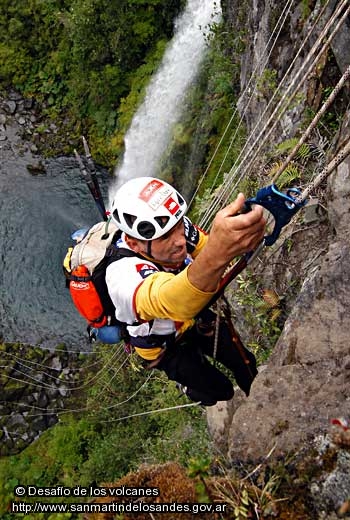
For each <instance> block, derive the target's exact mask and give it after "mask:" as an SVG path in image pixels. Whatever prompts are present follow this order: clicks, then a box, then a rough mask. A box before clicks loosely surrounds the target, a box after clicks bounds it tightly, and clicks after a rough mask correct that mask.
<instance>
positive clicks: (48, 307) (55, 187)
mask: <svg viewBox="0 0 350 520" xmlns="http://www.w3.org/2000/svg"><path fill="white" fill-rule="evenodd" d="M40 163H41V164H42V166H43V171H42V173H40V174H37V175H33V174H31V173H30V172H29V170H28V165H32V166H33V165H35V164H36V165H38V164H40ZM39 171H40V169H39ZM98 175H99V178H100V180H101V184H102V189H103V191H104V193H106V190H107V186H108V180H109V179H108V174H107V173H104V172H99V174H98ZM0 209H1V217H2V219H1V226H0V251H1V263H2V269H1V271H0V320H1V324H0V335H1V339H2V341H5V342H21V343H26V344H28V343H29V344H33V345H39V346H42V347H45V348H54V347H55V346H57V345H59V344H62V343H64V344H65V345H66V347H67V349H68V350H70V349H71V350H81V351H87V350H90V346H89V343H88V340H87V336H86V334H85V331H86V324H85V321H84V320H83V318H80V316H79V315H78V314H77V312H76V311H75V309H74V307H73V304H72V302H71V300H70V294H69V291H68V290H67V289H66V288H65V279H64V275H63V271H62V260H63V258H64V256H65V253H66V250H67V247H68V246H69V245H70V244H71V239H70V235H71V233H72V232H73V231H75V230H76V229H78V228H80V227H84V226H86V225H91V224H93V223H95V222H97V221H98V220H100V219H101V217H100V216H99V213H98V211H97V209H96V207H95V204H94V201H93V199H92V197H91V195H90V193H89V191H88V189H87V186H86V184H85V182H84V180H83V179H82V178H81V175H80V172H79V168H78V165H77V162H76V160H75V159H74V158H73V157H72V158H69V157H58V158H56V159H49V160H42V161H40V158H38V156H35V155H33V154H32V153H31V151H30V149H29V148H28V146H25V143H23V141H22V140H21V137H20V127H19V125H18V124H16V123H15V122H14V123H11V124H8V125H6V139H4V140H2V141H1V142H0Z"/></svg>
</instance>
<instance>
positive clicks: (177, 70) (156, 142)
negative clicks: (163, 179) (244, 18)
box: [109, 0, 220, 200]
mask: <svg viewBox="0 0 350 520" xmlns="http://www.w3.org/2000/svg"><path fill="white" fill-rule="evenodd" d="M219 17H220V9H219V7H218V3H217V2H215V0H188V2H187V6H186V8H185V10H184V12H183V13H182V14H181V16H179V18H178V19H177V21H176V24H175V33H174V37H173V39H172V41H171V42H170V43H169V45H168V48H167V50H166V51H165V54H164V57H163V61H162V63H161V65H160V68H159V70H158V71H157V73H156V74H155V75H154V77H153V78H152V80H151V82H150V84H149V86H148V88H147V91H146V96H145V99H144V102H143V104H142V105H141V106H140V108H139V109H138V110H137V112H136V114H135V116H134V118H133V120H132V123H131V125H130V128H129V130H128V131H127V133H126V136H125V152H124V155H123V160H122V164H121V165H120V166H118V167H117V168H116V171H115V176H116V180H115V182H114V183H113V184H112V186H111V188H110V193H109V197H110V200H112V199H113V195H114V193H115V191H116V189H118V187H119V186H121V185H122V184H123V183H124V182H125V181H126V180H129V179H132V178H134V177H141V176H144V175H146V176H155V175H156V172H157V166H158V164H159V161H160V159H161V157H162V155H163V153H164V151H165V150H166V147H167V145H168V142H169V139H170V135H171V129H172V127H173V125H174V123H176V122H177V121H178V119H179V117H180V115H181V112H182V105H183V99H184V96H185V94H186V92H187V89H188V87H189V86H190V85H191V84H192V83H193V81H194V80H195V78H196V75H197V72H198V70H199V65H200V63H201V61H202V58H203V56H204V53H205V48H206V41H205V34H204V31H205V30H206V29H208V25H209V24H210V23H212V22H216V21H218V19H219Z"/></svg>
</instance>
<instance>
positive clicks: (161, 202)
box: [112, 177, 187, 240]
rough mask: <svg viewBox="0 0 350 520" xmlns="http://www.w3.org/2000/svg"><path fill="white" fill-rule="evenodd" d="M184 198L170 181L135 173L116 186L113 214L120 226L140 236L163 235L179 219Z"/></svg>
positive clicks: (133, 234) (126, 231)
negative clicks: (135, 175)
mask: <svg viewBox="0 0 350 520" xmlns="http://www.w3.org/2000/svg"><path fill="white" fill-rule="evenodd" d="M186 210H187V204H186V201H185V199H184V198H183V197H182V196H181V195H180V193H179V192H178V191H176V190H175V188H173V187H172V186H171V185H170V184H168V183H167V182H165V181H162V180H161V179H155V178H154V177H136V178H135V179H131V180H129V181H127V182H126V183H125V184H123V186H121V187H120V188H119V190H118V191H117V193H116V194H115V197H114V200H113V202H112V217H113V220H114V221H115V222H116V224H117V226H118V227H119V229H121V230H122V231H124V232H125V233H127V234H128V235H130V236H131V237H134V238H138V239H140V240H154V239H156V238H159V237H161V236H162V235H165V234H166V233H167V232H168V231H169V230H170V229H172V228H173V227H174V226H176V224H177V223H178V222H179V221H180V220H181V219H182V217H183V216H184V215H185V213H186Z"/></svg>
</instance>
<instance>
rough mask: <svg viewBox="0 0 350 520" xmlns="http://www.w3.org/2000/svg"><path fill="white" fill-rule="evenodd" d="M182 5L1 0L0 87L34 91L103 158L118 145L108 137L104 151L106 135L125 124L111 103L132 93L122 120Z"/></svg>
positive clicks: (177, 1) (175, 1)
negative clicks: (86, 136)
mask: <svg viewBox="0 0 350 520" xmlns="http://www.w3.org/2000/svg"><path fill="white" fill-rule="evenodd" d="M183 3H184V2H183V1H182V0H168V1H166V2H164V1H163V0H113V1H109V0H47V1H45V2H42V1H40V0H31V1H30V2H26V1H24V0H15V1H12V0H11V1H10V0H5V1H4V2H2V3H1V5H0V82H1V85H2V87H3V88H7V87H15V88H16V89H18V90H19V91H20V92H22V93H23V94H24V95H25V96H29V97H34V98H35V99H36V100H37V101H39V102H41V103H42V104H43V106H44V107H46V113H47V114H48V115H49V116H51V117H53V118H56V119H57V118H60V119H63V118H67V119H68V120H69V121H70V134H71V136H72V137H75V136H77V135H79V132H81V131H84V132H86V135H88V136H89V139H90V142H91V143H92V144H93V150H92V151H93V153H94V156H95V157H97V158H98V159H102V162H105V164H106V161H107V160H108V158H111V156H113V154H115V153H117V152H118V151H119V148H118V147H117V148H115V146H113V143H112V146H111V149H109V142H108V140H109V136H111V135H112V134H113V133H114V132H117V133H118V132H119V131H120V129H121V128H123V124H125V118H124V121H123V122H122V124H121V125H120V122H119V121H118V108H119V107H120V106H121V104H122V103H123V100H124V99H125V98H126V97H127V96H128V95H129V94H130V92H133V96H132V99H133V102H132V103H130V99H129V101H128V105H129V108H130V114H129V115H128V117H127V119H130V117H131V116H132V113H133V112H134V111H135V107H136V106H137V104H138V103H139V102H140V97H139V96H138V95H135V93H136V92H138V93H140V92H141V91H142V87H143V85H144V84H145V80H147V79H148V78H149V76H150V75H151V74H152V72H153V70H154V67H155V66H156V65H157V63H158V62H159V60H160V58H161V55H162V48H163V47H162V45H163V44H162V42H164V41H166V40H168V39H169V38H170V37H171V36H172V33H173V21H174V18H175V16H176V15H177V14H178V13H179V11H180V9H181V7H182V6H183ZM135 82H137V87H136V86H135ZM130 105H131V106H130ZM124 109H125V107H124ZM124 113H125V112H124ZM106 139H107V142H105V141H106ZM115 159H116V157H115V156H114V162H115Z"/></svg>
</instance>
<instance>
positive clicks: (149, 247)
mask: <svg viewBox="0 0 350 520" xmlns="http://www.w3.org/2000/svg"><path fill="white" fill-rule="evenodd" d="M147 256H149V257H150V258H153V256H152V240H148V241H147Z"/></svg>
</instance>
